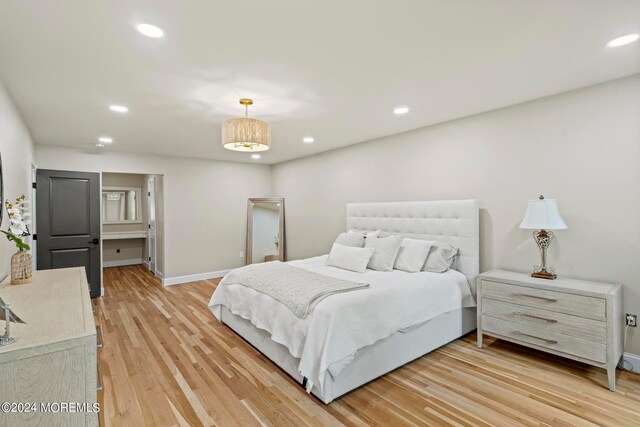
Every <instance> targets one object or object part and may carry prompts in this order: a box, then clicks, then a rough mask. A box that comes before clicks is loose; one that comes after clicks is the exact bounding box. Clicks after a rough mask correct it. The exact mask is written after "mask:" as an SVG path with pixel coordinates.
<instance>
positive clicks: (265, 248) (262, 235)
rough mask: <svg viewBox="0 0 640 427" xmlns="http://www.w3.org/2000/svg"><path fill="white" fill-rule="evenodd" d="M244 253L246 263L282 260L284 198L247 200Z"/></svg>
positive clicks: (283, 253) (283, 254)
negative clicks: (245, 250)
mask: <svg viewBox="0 0 640 427" xmlns="http://www.w3.org/2000/svg"><path fill="white" fill-rule="evenodd" d="M246 255H247V258H246V260H247V264H255V263H259V262H269V261H284V257H285V248H284V199H280V198H255V199H249V200H248V203H247V254H246Z"/></svg>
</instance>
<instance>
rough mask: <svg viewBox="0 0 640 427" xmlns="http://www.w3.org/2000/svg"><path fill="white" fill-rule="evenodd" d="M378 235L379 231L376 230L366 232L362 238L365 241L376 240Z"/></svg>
mask: <svg viewBox="0 0 640 427" xmlns="http://www.w3.org/2000/svg"><path fill="white" fill-rule="evenodd" d="M379 234H380V230H376V231H367V232H366V234H365V236H364V238H365V241H367V240H375V239H377V238H378V235H379Z"/></svg>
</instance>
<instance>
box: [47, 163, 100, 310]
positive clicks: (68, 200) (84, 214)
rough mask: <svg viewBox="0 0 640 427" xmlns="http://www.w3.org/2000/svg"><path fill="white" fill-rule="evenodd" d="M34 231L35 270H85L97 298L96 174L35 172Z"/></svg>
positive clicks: (97, 209)
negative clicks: (35, 247) (82, 268)
mask: <svg viewBox="0 0 640 427" xmlns="http://www.w3.org/2000/svg"><path fill="white" fill-rule="evenodd" d="M36 230H37V245H36V246H37V264H38V270H48V269H52V268H66V267H84V268H85V270H86V272H87V279H88V281H89V287H90V289H91V297H92V298H95V297H99V296H100V176H99V174H97V173H88V172H71V171H55V170H46V169H38V172H37V173H36Z"/></svg>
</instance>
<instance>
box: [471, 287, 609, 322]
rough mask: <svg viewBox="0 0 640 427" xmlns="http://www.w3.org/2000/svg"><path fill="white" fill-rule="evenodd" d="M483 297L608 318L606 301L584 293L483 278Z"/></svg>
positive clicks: (591, 317) (591, 316)
mask: <svg viewBox="0 0 640 427" xmlns="http://www.w3.org/2000/svg"><path fill="white" fill-rule="evenodd" d="M482 297H483V298H486V297H488V298H492V299H496V300H500V301H505V302H510V303H513V304H518V305H523V306H526V307H534V308H542V309H545V310H550V311H555V312H559V313H565V314H571V315H575V316H580V317H586V318H590V319H596V320H606V317H607V316H606V301H605V299H603V298H594V297H588V296H584V295H575V294H570V293H565V292H557V291H548V290H544V289H537V288H534V287H526V286H518V285H511V284H507V283H498V282H492V281H489V280H482Z"/></svg>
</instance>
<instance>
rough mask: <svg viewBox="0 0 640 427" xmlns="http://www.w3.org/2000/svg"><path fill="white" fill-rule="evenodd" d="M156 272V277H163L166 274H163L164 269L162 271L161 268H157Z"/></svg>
mask: <svg viewBox="0 0 640 427" xmlns="http://www.w3.org/2000/svg"><path fill="white" fill-rule="evenodd" d="M155 274H156V277H159V278H161V279H162V278H163V277H164V274H162V271H160V270H156V271H155Z"/></svg>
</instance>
